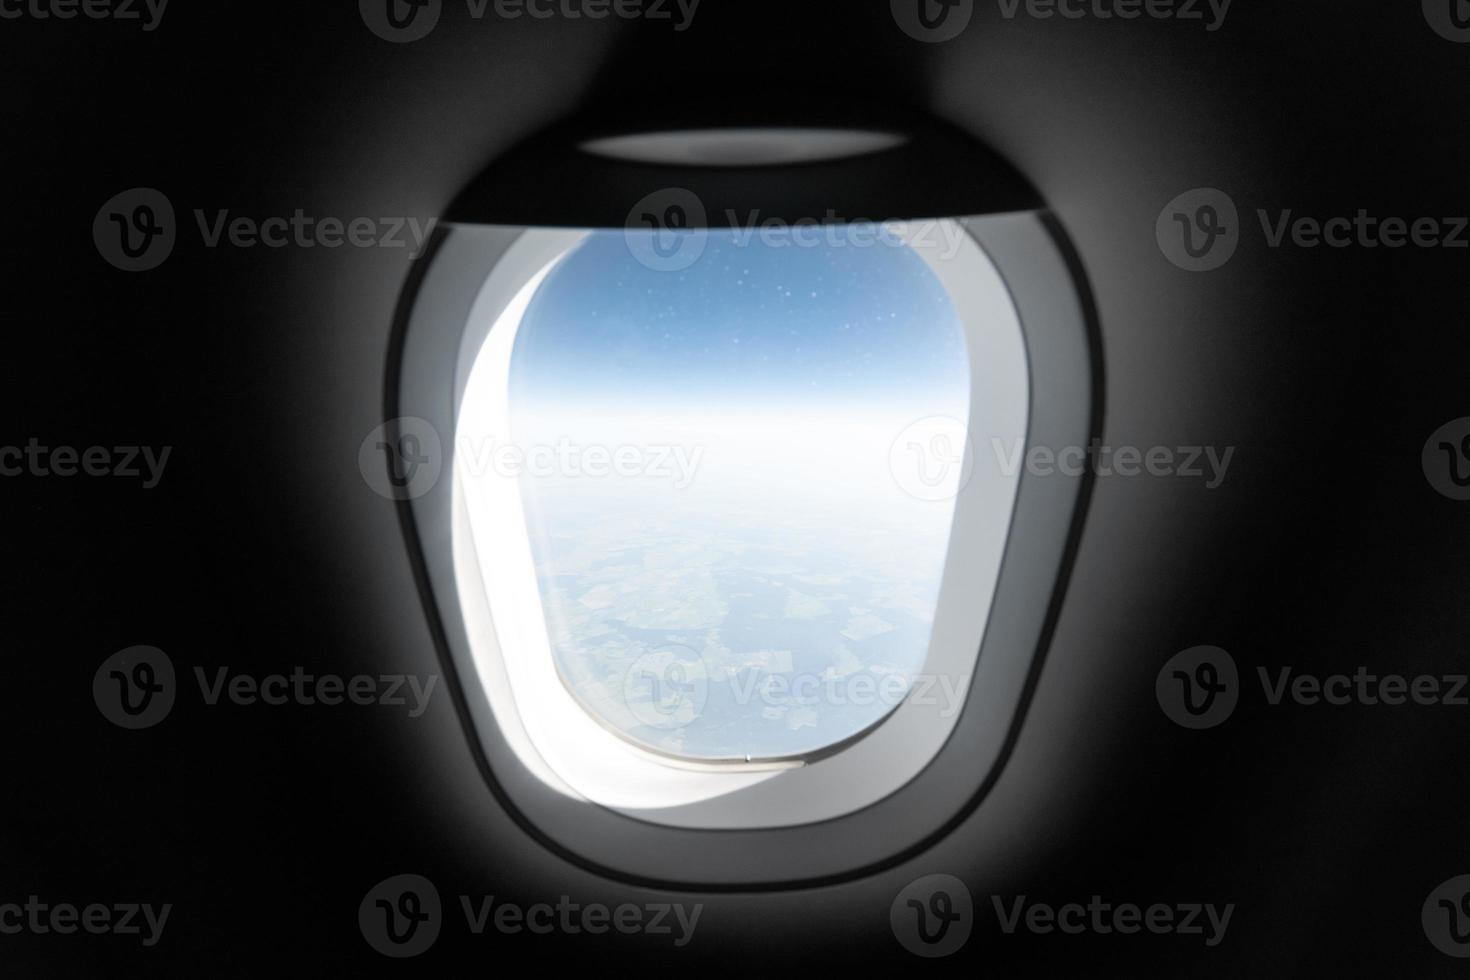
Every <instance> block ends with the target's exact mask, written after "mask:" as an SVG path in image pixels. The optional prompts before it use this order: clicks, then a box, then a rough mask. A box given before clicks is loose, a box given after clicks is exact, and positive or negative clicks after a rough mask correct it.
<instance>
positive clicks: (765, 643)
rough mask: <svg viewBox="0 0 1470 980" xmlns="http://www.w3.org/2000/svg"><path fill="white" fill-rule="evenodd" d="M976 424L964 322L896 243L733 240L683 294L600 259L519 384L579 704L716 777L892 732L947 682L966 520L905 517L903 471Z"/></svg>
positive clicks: (566, 664) (947, 508) (606, 245)
mask: <svg viewBox="0 0 1470 980" xmlns="http://www.w3.org/2000/svg"><path fill="white" fill-rule="evenodd" d="M680 234H704V233H703V232H684V233H680ZM969 400H970V393H969V367H968V361H967V357H966V353H965V338H964V333H963V329H962V327H961V324H960V322H959V320H958V318H957V316H956V314H955V311H954V308H953V306H952V305H951V302H950V299H949V296H948V295H947V293H946V292H945V290H944V289H943V287H942V286H941V285H940V283H939V281H938V280H937V279H936V277H935V276H934V274H933V272H932V271H931V270H930V268H929V265H928V263H927V262H926V261H925V260H924V259H923V258H922V257H921V256H920V255H919V254H917V253H916V252H915V251H914V250H913V249H911V248H910V247H908V246H907V245H905V244H903V243H902V242H901V241H900V240H899V239H897V238H895V237H893V236H892V235H891V234H889V233H888V232H886V231H882V230H880V229H876V228H873V227H867V228H859V227H854V228H850V229H833V230H824V231H823V232H822V234H821V236H820V239H818V237H817V236H812V237H811V238H809V239H800V238H787V239H785V240H782V239H781V238H778V237H776V236H774V235H763V234H755V235H747V234H746V233H744V232H728V231H723V232H711V233H709V234H708V239H707V241H706V242H705V244H704V251H703V253H702V255H701V257H700V259H699V260H698V261H697V262H695V263H694V264H693V265H692V266H690V267H689V268H687V269H683V270H681V271H674V272H671V271H658V270H655V269H652V268H648V267H645V266H644V265H642V264H640V263H639V262H638V261H637V259H636V258H635V255H634V252H633V250H630V248H629V244H628V242H627V241H626V239H625V235H624V233H622V232H611V231H604V232H594V233H592V234H591V235H590V236H588V237H587V238H586V239H584V240H583V241H582V242H581V244H579V245H578V246H577V247H576V248H575V249H574V250H573V251H572V252H570V253H569V254H568V255H567V256H565V257H564V258H563V259H562V260H561V261H560V262H559V263H558V264H557V265H556V267H555V268H554V269H552V270H551V272H550V273H549V274H548V275H547V277H546V278H545V280H544V282H543V283H542V285H541V286H540V288H539V289H538V291H537V292H536V294H535V296H534V298H533V299H532V301H531V304H530V306H529V307H528V309H527V311H526V314H525V317H524V318H523V320H522V323H521V327H520V331H519V334H518V336H517V339H516V343H515V349H514V353H513V356H512V360H511V372H510V409H511V426H512V431H513V434H514V436H515V441H516V443H517V448H518V451H520V452H524V453H525V458H526V465H525V468H524V470H523V471H522V472H523V474H524V475H523V476H522V477H521V480H522V484H521V486H522V497H523V500H524V503H525V508H526V517H527V521H528V527H529V530H530V537H531V545H532V553H533V556H534V560H535V563H536V575H537V580H538V583H539V586H540V594H541V599H542V605H543V608H544V611H545V615H546V625H547V629H548V633H549V636H550V640H551V647H552V650H553V656H554V657H555V659H556V666H557V668H558V670H559V672H560V673H561V676H562V678H563V679H564V681H565V683H566V685H567V687H568V688H569V689H570V690H571V691H572V693H573V694H574V695H575V696H576V698H577V699H578V700H579V702H580V703H581V704H582V705H583V706H584V707H585V708H586V709H587V710H588V711H589V712H590V713H591V714H592V715H593V716H594V717H595V718H597V719H598V720H599V721H600V722H602V723H603V724H604V725H606V726H607V727H609V728H610V729H612V730H613V731H616V732H618V733H620V734H622V735H624V736H626V737H628V738H629V739H631V740H633V741H635V742H637V743H639V744H642V745H644V746H646V747H649V748H652V749H654V750H657V751H659V752H663V753H668V754H673V755H677V756H682V757H686V758H692V759H700V760H744V759H756V760H758V759H770V758H780V757H790V756H799V755H802V754H806V753H810V752H813V751H816V750H818V749H821V748H823V747H826V746H830V745H832V744H834V743H837V742H840V741H842V740H844V739H847V738H850V737H852V736H854V735H857V734H859V733H861V732H862V731H864V730H865V729H867V728H869V727H871V726H872V725H873V724H875V723H876V722H878V721H879V720H881V719H882V718H883V716H884V715H886V714H887V713H888V712H890V711H891V710H892V709H893V708H894V707H896V706H897V704H898V703H899V702H900V701H901V700H902V699H903V695H904V693H905V692H906V690H907V689H908V686H909V685H910V683H911V682H912V681H913V679H914V678H915V677H916V675H917V674H918V673H919V672H920V671H921V670H922V669H923V664H924V661H925V657H926V653H927V648H928V644H929V635H930V630H931V626H932V623H933V619H934V610H935V603H936V599H937V597H938V594H939V584H940V579H941V577H942V572H943V567H944V559H945V551H946V545H947V541H948V535H949V530H950V521H951V517H952V514H953V503H952V501H950V500H941V501H934V500H932V499H919V498H918V497H917V496H914V495H911V494H908V493H905V492H904V490H903V489H902V488H901V487H900V486H899V484H898V483H896V482H895V479H894V476H893V474H892V473H891V472H890V465H889V460H890V452H891V451H892V450H893V448H894V444H895V440H896V439H898V438H899V436H900V433H902V432H903V431H904V430H905V428H907V427H908V426H909V425H910V424H911V423H913V422H915V421H916V420H918V419H923V418H928V417H933V416H947V417H950V418H954V419H965V418H967V417H968V406H969ZM900 448H901V447H900Z"/></svg>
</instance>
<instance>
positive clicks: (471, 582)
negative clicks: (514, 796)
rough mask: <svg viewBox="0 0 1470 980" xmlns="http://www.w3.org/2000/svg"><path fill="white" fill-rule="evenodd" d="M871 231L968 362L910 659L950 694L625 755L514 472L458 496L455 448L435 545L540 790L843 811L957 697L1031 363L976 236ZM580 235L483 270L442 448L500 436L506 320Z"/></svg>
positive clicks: (746, 808) (919, 743)
mask: <svg viewBox="0 0 1470 980" xmlns="http://www.w3.org/2000/svg"><path fill="white" fill-rule="evenodd" d="M886 227H888V228H889V230H891V231H893V232H894V233H895V234H896V235H898V236H899V237H900V238H901V239H902V240H904V241H905V242H907V243H908V244H909V245H910V247H912V248H914V250H915V251H916V252H917V253H918V254H919V255H921V256H922V257H923V258H924V259H925V260H926V261H927V262H928V263H929V266H930V268H931V269H932V270H933V272H934V274H935V275H936V277H938V279H939V280H940V282H941V284H942V285H943V286H944V288H945V289H946V290H947V291H948V293H949V295H950V298H951V301H952V302H953V304H954V306H955V310H956V312H957V314H958V315H959V318H960V321H961V323H962V324H963V326H964V330H965V337H966V349H967V352H968V355H969V361H970V418H969V419H968V420H967V421H968V428H969V432H970V451H971V452H972V453H973V454H974V455H973V460H974V464H975V465H974V468H973V476H972V477H971V479H970V480H969V482H968V483H967V484H966V485H965V486H964V487H963V488H962V490H961V491H960V493H959V495H958V497H957V498H956V499H955V501H954V517H953V522H952V526H951V533H950V544H949V548H948V552H947V557H946V564H945V570H944V577H943V580H942V584H941V588H940V595H939V601H938V605H937V609H936V614H935V619H934V624H933V630H932V634H931V640H930V647H929V651H928V655H927V657H926V661H925V666H924V670H923V674H924V675H928V676H934V677H940V676H942V677H946V678H948V679H949V680H950V683H951V685H952V687H953V689H954V690H955V691H956V692H958V693H959V695H960V696H961V701H960V702H959V703H947V702H945V701H944V699H942V698H937V699H936V698H930V699H928V701H929V702H930V703H921V701H923V700H924V699H919V698H915V697H914V696H913V692H911V696H910V697H909V698H906V699H905V700H904V701H903V702H902V703H900V704H899V705H898V707H897V708H895V709H894V710H893V711H892V712H890V713H889V714H888V716H887V717H886V718H885V719H884V720H883V721H882V722H880V723H879V724H878V725H876V726H875V727H873V728H870V729H869V730H868V731H867V732H866V733H864V734H862V735H861V736H860V737H857V738H855V739H854V740H852V741H850V742H849V743H847V744H846V745H845V746H843V747H841V748H840V749H839V750H837V751H834V752H832V753H831V754H828V755H824V756H822V757H820V758H816V759H811V760H805V761H803V760H795V761H784V762H778V763H761V762H755V763H746V764H710V765H701V764H698V763H696V762H693V761H692V760H690V761H680V760H675V759H671V758H669V757H667V756H663V755H659V754H655V753H652V752H649V751H646V750H642V749H639V748H638V747H637V746H636V745H634V744H633V743H631V742H630V741H629V740H627V739H625V738H622V737H620V736H618V735H616V734H614V733H612V732H611V731H609V730H608V729H607V728H605V727H604V726H603V725H602V724H601V723H600V722H598V721H597V720H596V719H595V718H593V717H592V716H591V715H590V714H588V712H587V711H586V710H585V709H584V708H583V707H582V705H581V704H580V703H579V702H577V701H576V699H575V698H574V696H573V695H572V693H571V692H570V691H568V690H567V689H566V687H565V685H564V684H563V682H562V680H561V677H560V675H559V674H558V672H557V670H556V667H555V662H554V660H553V657H552V654H551V649H550V642H549V638H548V636H547V630H546V622H545V617H544V615H543V611H542V605H541V595H540V590H539V586H538V583H537V580H536V576H535V572H534V562H533V560H532V557H531V548H530V541H529V532H528V528H527V523H526V518H525V510H524V509H523V507H522V506H521V500H520V486H519V481H516V480H509V479H493V478H492V482H493V483H494V484H495V487H494V488H493V492H491V493H488V494H487V493H482V492H471V487H470V485H469V482H468V481H469V480H470V479H471V478H470V477H469V476H468V474H467V473H466V472H465V471H464V469H463V467H462V465H461V463H462V457H461V454H460V453H458V452H456V453H455V454H454V459H455V464H454V468H453V484H452V495H453V502H452V521H451V525H452V531H451V547H452V552H453V563H454V569H455V583H456V590H457V594H458V599H459V603H460V607H461V609H462V612H463V618H464V625H465V630H466V633H467V636H468V640H469V645H470V650H471V654H472V657H473V661H474V664H475V668H476V673H477V678H476V679H477V680H478V682H479V683H480V684H481V685H482V687H483V690H484V693H485V695H486V698H487V700H488V702H489V704H490V707H491V710H492V713H493V715H494V719H495V724H496V725H497V727H498V728H499V730H500V732H501V734H502V736H503V737H504V739H505V741H506V743H507V744H508V745H509V746H510V748H511V749H512V751H513V752H514V753H515V755H516V757H517V758H518V760H519V761H520V762H521V763H522V764H523V765H524V766H525V767H526V769H527V770H528V771H530V772H531V773H532V774H534V776H535V777H536V778H537V779H538V780H540V781H541V782H542V783H544V784H545V785H546V786H548V787H550V788H552V789H554V790H555V791H556V792H558V793H560V794H562V795H563V796H566V797H568V798H570V799H573V800H578V801H584V802H588V803H592V804H597V805H600V806H603V807H606V808H608V809H611V810H615V811H618V812H620V813H623V814H625V815H627V816H630V817H634V818H636V819H638V820H642V821H646V822H650V823H654V824H659V825H663V826H669V827H679V828H689V829H705V830H734V829H753V828H766V827H784V826H794V825H801V824H808V823H815V822H819V821H823V820H829V819H833V818H837V817H841V816H843V815H846V814H848V813H852V812H854V811H856V810H859V809H862V808H863V807H865V806H867V805H869V804H871V803H874V802H876V801H878V800H880V799H882V798H884V797H886V796H888V795H890V794H892V793H894V792H895V791H897V790H898V789H899V788H901V787H902V786H903V785H905V784H906V783H908V782H909V781H910V780H912V779H913V778H914V777H915V776H917V775H918V773H919V772H920V771H922V770H923V769H924V767H925V766H927V765H928V764H929V762H930V761H932V760H933V759H934V757H935V756H936V755H937V754H938V753H939V751H940V749H941V748H943V746H944V744H945V742H946V741H947V739H948V738H949V735H950V733H951V731H952V730H953V727H954V725H955V723H956V721H957V719H958V718H959V716H960V713H961V711H962V709H963V707H964V701H965V700H966V699H968V698H969V697H970V694H971V692H970V679H971V678H972V677H973V676H974V675H975V667H976V657H977V654H978V652H979V650H980V646H981V640H982V638H983V637H984V635H985V630H986V625H987V622H988V620H989V616H990V612H991V606H992V601H993V597H994V595H995V590H996V583H997V579H998V576H999V574H1000V568H1001V562H1002V558H1003V556H1004V552H1005V546H1006V541H1007V538H1008V536H1009V533H1010V530H1011V523H1012V520H1011V519H1012V516H1013V511H1014V507H1015V500H1016V493H1017V489H1018V486H1019V483H1020V472H1019V467H1016V468H1012V471H1011V472H1006V471H1005V470H1006V468H1005V467H1002V466H1000V465H998V464H999V459H998V456H997V453H996V450H995V447H997V446H999V447H1004V448H1005V449H1006V450H1007V451H1011V450H1014V449H1015V448H1017V447H1024V446H1025V445H1026V435H1027V427H1028V422H1029V419H1028V410H1029V404H1030V397H1031V392H1030V390H1029V383H1030V382H1029V378H1030V373H1029V371H1028V363H1027V354H1026V344H1025V339H1024V337H1023V334H1022V329H1021V323H1020V320H1019V315H1018V313H1017V310H1016V306H1015V304H1014V302H1013V301H1012V298H1011V295H1010V293H1009V291H1008V290H1007V287H1006V285H1005V282H1004V281H1003V279H1002V278H1001V275H1000V273H999V271H998V270H997V269H996V267H995V265H994V263H992V262H991V260H990V259H989V257H988V256H987V255H986V254H985V252H984V250H982V249H981V248H980V246H979V244H978V243H977V242H976V241H975V240H974V238H973V237H972V236H971V235H969V234H968V233H966V232H965V231H964V230H963V229H962V226H961V225H960V224H959V223H958V222H950V221H944V222H907V223H894V224H890V225H888V226H886ZM936 231H940V232H943V233H942V234H935V232H936ZM588 234H590V231H589V230H586V229H540V228H538V229H527V230H525V231H524V232H523V233H522V234H521V235H520V236H519V237H518V238H517V239H516V241H515V242H514V243H513V244H512V245H511V246H510V248H509V249H508V250H506V252H505V253H504V255H503V256H502V257H501V259H500V260H499V261H498V262H497V263H496V264H495V266H494V267H493V268H492V270H491V271H490V274H489V275H488V277H487V278H486V279H485V281H484V284H483V286H482V287H481V288H480V290H479V292H478V295H477V297H476V299H475V301H474V303H473V306H472V309H471V311H470V314H469V323H468V329H467V330H466V331H465V332H464V339H463V342H462V346H461V349H460V352H459V362H458V370H457V373H456V379H455V384H456V387H455V391H454V396H455V403H456V404H457V405H458V406H459V411H458V413H457V426H458V427H457V429H456V432H455V434H454V441H455V444H456V446H458V445H460V444H462V443H468V444H480V445H484V444H488V443H486V442H482V441H481V440H491V439H493V440H495V441H496V444H501V443H504V442H509V441H510V432H509V427H508V424H507V420H508V390H507V388H508V386H507V382H508V379H509V370H510V355H511V352H512V350H513V348H514V342H515V335H516V332H517V331H518V329H519V327H520V321H521V317H522V316H523V315H524V313H525V310H526V307H527V306H528V305H529V302H530V300H531V297H532V296H533V295H534V293H535V290H536V288H537V287H538V286H539V285H540V283H541V281H542V280H543V279H544V277H545V275H546V274H547V273H548V272H549V271H550V269H551V268H552V267H553V266H554V265H555V263H556V262H557V261H559V259H560V258H561V257H563V256H565V255H566V254H567V253H568V252H569V251H570V250H571V249H572V248H574V247H576V245H577V244H578V243H579V242H580V241H581V240H582V239H583V238H585V237H586V236H587V235H588ZM874 247H877V246H874ZM951 249H956V250H955V251H953V253H952V254H950V250H951ZM482 345H483V346H482ZM917 690H918V689H917V688H915V691H917ZM931 694H932V691H931Z"/></svg>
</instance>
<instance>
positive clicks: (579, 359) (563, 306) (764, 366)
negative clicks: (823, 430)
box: [511, 229, 969, 414]
mask: <svg viewBox="0 0 1470 980" xmlns="http://www.w3.org/2000/svg"><path fill="white" fill-rule="evenodd" d="M683 234H697V233H696V232H684V233H683ZM828 234H832V235H834V236H835V241H836V244H835V245H834V244H828V243H827V235H828ZM812 235H813V237H814V238H817V239H819V240H820V242H821V244H817V245H811V244H805V245H802V246H797V245H794V244H786V246H785V247H782V242H781V241H779V240H777V241H775V242H774V243H773V242H772V241H771V240H770V239H769V237H768V236H763V235H761V234H753V235H746V234H745V233H744V232H731V231H711V232H709V233H708V240H707V242H706V245H705V250H704V253H703V255H702V257H701V258H700V260H699V261H698V262H696V263H695V264H694V265H693V266H691V267H690V268H688V269H686V270H683V271H680V272H667V271H656V270H653V269H649V268H646V267H645V266H643V265H641V264H640V263H639V262H638V261H637V260H636V259H635V258H634V256H633V254H632V253H631V251H630V250H629V248H628V244H627V242H626V241H625V240H624V233H623V232H621V231H596V232H593V233H592V234H591V235H590V236H588V238H587V239H586V240H585V241H584V242H583V243H582V244H581V245H580V246H578V247H577V249H575V250H574V251H573V252H572V253H571V254H570V255H568V256H567V257H566V258H565V259H564V260H563V261H562V262H561V263H560V264H559V265H558V266H557V267H556V268H555V269H554V270H552V272H551V273H550V274H549V275H548V277H547V278H546V280H545V282H544V283H543V284H542V286H541V288H540V289H539V290H538V292H537V294H536V296H535V297H534V299H533V300H532V302H531V305H530V307H529V309H528V310H527V312H526V315H525V318H524V320H523V321H522V326H521V330H520V334H519V336H518V338H517V340H516V347H515V352H514V356H513V360H512V364H513V369H512V377H511V385H512V389H511V390H512V401H513V403H514V404H516V406H517V408H518V409H532V410H534V409H536V408H538V407H541V406H545V407H551V405H553V404H554V405H557V406H560V407H563V408H565V407H570V406H574V405H586V406H588V407H593V406H597V405H607V404H609V403H626V402H635V403H637V404H639V405H642V406H644V407H649V406H655V405H663V406H667V407H679V406H681V405H687V406H689V407H693V408H699V409H702V410H720V409H729V410H734V411H740V410H742V409H748V408H750V407H752V406H753V405H756V404H764V405H765V406H766V407H770V406H771V405H772V404H788V405H790V406H791V407H792V408H802V407H809V408H820V407H822V406H848V405H859V406H863V407H865V408H872V407H873V406H874V405H875V404H878V405H887V404H891V405H893V406H895V407H897V406H906V405H912V406H914V408H915V409H920V408H922V409H923V410H924V411H926V412H928V413H931V414H932V413H935V412H938V411H944V410H948V411H952V412H958V411H961V410H962V406H963V405H964V404H965V402H966V400H967V398H968V374H969V369H968V365H967V361H966V357H965V354H964V335H963V331H962V330H961V328H960V325H959V322H958V319H957V316H956V314H955V311H954V308H953V306H952V305H951V303H950V300H949V296H948V294H947V293H946V292H945V290H944V288H943V286H942V285H941V284H940V283H939V281H938V280H937V279H936V278H935V276H934V275H933V273H932V272H931V271H930V269H929V267H928V264H927V263H926V262H925V261H924V260H923V259H922V258H921V257H920V256H919V255H917V254H916V253H915V252H913V251H912V250H911V249H909V248H907V247H904V246H902V245H900V244H897V243H896V242H893V240H892V239H891V238H890V239H888V241H889V244H880V245H874V244H871V242H872V240H873V238H872V233H871V229H869V230H868V234H867V237H866V238H865V239H864V238H859V241H864V242H866V243H867V244H864V245H854V244H852V243H851V241H849V240H848V239H847V237H846V235H847V232H845V231H844V230H842V229H833V230H832V231H831V232H830V233H829V232H827V231H823V232H821V233H820V235H817V234H816V233H815V232H813V233H812ZM786 242H788V243H789V242H790V239H786Z"/></svg>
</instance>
